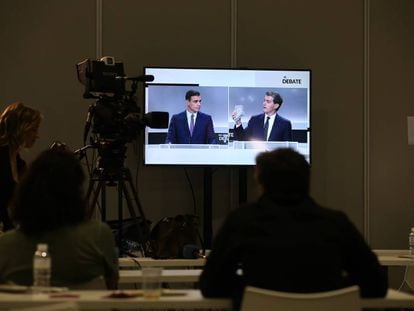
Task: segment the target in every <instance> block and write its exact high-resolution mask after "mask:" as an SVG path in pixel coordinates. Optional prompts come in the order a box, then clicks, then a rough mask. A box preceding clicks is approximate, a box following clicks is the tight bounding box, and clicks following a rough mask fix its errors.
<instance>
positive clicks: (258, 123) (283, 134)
mask: <svg viewBox="0 0 414 311" xmlns="http://www.w3.org/2000/svg"><path fill="white" fill-rule="evenodd" d="M264 117H265V114H264V113H261V114H258V115H255V116H252V117H251V118H250V120H249V122H248V123H247V127H246V129H244V128H243V125H240V126H239V127H236V126H235V127H234V138H235V140H265V138H264V130H263V125H264ZM269 141H292V124H291V123H290V121H289V120H288V119H285V118H283V117H281V116H280V115H278V114H277V115H276V117H275V121H274V123H273V127H272V131H271V132H270V135H269Z"/></svg>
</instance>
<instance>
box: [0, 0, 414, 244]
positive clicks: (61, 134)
mask: <svg viewBox="0 0 414 311" xmlns="http://www.w3.org/2000/svg"><path fill="white" fill-rule="evenodd" d="M101 4H102V10H100V5H101ZM100 12H101V13H102V14H100ZM413 15H414V2H413V1H411V0H375V1H372V0H347V1H330V0H313V1H308V0H258V1H248V0H226V1H223V0H209V1H191V0H178V1H161V0H153V1H146V2H144V1H133V0H118V1H107V0H103V1H102V2H101V1H99V0H98V1H96V0H72V1H63V0H42V1H29V0H3V1H1V2H0V40H1V43H2V47H1V49H0V56H1V60H2V62H1V74H0V108H1V109H3V108H4V106H5V105H6V104H8V103H10V102H12V101H15V100H22V101H24V102H26V103H27V104H28V105H31V106H34V107H36V108H39V109H40V110H41V111H42V112H43V114H44V116H45V119H44V122H43V124H42V127H41V132H40V134H41V139H40V140H39V141H38V144H37V145H36V146H35V147H34V148H33V149H32V150H31V151H29V152H28V153H27V154H24V157H25V158H26V159H27V160H28V161H30V160H31V159H32V158H33V157H34V156H35V155H36V154H37V153H38V152H39V151H40V150H42V149H44V148H46V147H48V146H49V145H50V143H51V142H52V141H53V140H61V141H64V142H66V143H67V144H68V145H69V146H70V147H71V148H73V149H76V148H79V147H80V146H81V144H82V135H83V126H84V121H85V117H86V112H87V109H88V106H89V104H91V100H86V99H83V98H82V92H83V87H82V86H81V85H80V84H79V83H78V81H77V79H76V72H75V63H77V62H78V61H81V60H83V59H85V58H96V57H97V56H100V55H101V54H102V55H112V56H114V57H115V58H116V59H117V60H119V61H122V62H124V64H125V69H126V72H127V74H129V75H137V74H140V73H142V68H143V67H144V66H145V65H147V66H186V67H188V66H201V67H230V66H232V65H234V66H238V67H252V68H253V67H257V68H272V67H273V68H310V69H312V122H313V123H312V170H313V176H312V183H313V184H312V194H313V196H314V197H315V198H316V199H317V200H318V201H319V202H320V203H322V204H324V205H326V206H330V207H333V208H337V209H340V210H343V211H345V212H346V213H347V214H348V215H349V216H350V218H351V219H352V220H353V221H354V222H355V224H356V225H357V226H358V227H359V228H360V230H361V231H363V232H364V233H365V234H366V236H367V238H369V241H370V243H371V245H372V246H373V247H375V248H405V247H406V245H407V235H408V232H409V228H410V227H411V226H412V225H414V221H413V217H412V216H413V212H412V210H411V209H412V207H413V203H414V202H413V201H414V194H413V193H414V191H412V185H413V184H414V180H413V178H414V177H413V170H414V150H413V146H408V145H407V125H406V118H407V116H409V115H414V106H413V105H412V98H411V96H410V94H411V92H410V90H411V84H412V77H411V73H412V72H413V69H414V68H413V67H414V61H413V57H412V55H414V41H413V40H412V35H413V33H414V18H413V17H414V16H413ZM101 20H102V22H100V21H101ZM141 151H142V148H141V142H140V141H138V142H134V143H133V144H131V145H130V146H129V148H128V159H127V165H128V167H129V168H130V169H131V171H132V172H133V174H134V178H136V181H137V184H138V191H139V194H140V198H141V201H142V204H143V208H144V211H145V213H146V215H147V217H148V218H149V219H151V220H152V221H157V220H158V219H159V218H161V217H163V216H169V215H175V214H177V213H193V212H196V213H198V214H202V202H203V192H202V190H203V169H202V168H194V167H191V168H187V169H184V168H178V167H143V166H142V165H141V163H142V152H141ZM186 173H187V176H188V178H189V180H190V181H191V183H192V186H193V188H194V192H195V205H194V202H193V199H192V196H191V193H192V190H191V187H190V185H189V182H188V179H187V176H186ZM250 173H251V169H249V170H248V174H249V175H250ZM248 183H249V193H248V198H249V199H253V198H254V197H255V195H256V189H255V187H254V184H253V181H252V179H251V177H249V180H248ZM237 198H238V171H237V169H235V168H225V167H219V168H215V169H214V173H213V216H214V227H215V229H216V228H217V227H219V226H220V224H221V221H222V219H223V218H224V217H225V215H226V214H227V213H228V211H229V210H230V209H232V208H236V207H237V205H238V200H237ZM115 205H116V204H112V205H111V206H110V211H109V213H110V214H111V215H110V217H113V218H116V217H117V212H116V206H115Z"/></svg>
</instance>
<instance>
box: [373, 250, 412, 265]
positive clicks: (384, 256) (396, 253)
mask: <svg viewBox="0 0 414 311" xmlns="http://www.w3.org/2000/svg"><path fill="white" fill-rule="evenodd" d="M373 251H374V253H376V254H377V256H378V260H379V262H380V263H381V265H383V266H414V257H412V258H410V257H409V255H410V254H409V251H408V249H374V250H373ZM404 256H406V257H404Z"/></svg>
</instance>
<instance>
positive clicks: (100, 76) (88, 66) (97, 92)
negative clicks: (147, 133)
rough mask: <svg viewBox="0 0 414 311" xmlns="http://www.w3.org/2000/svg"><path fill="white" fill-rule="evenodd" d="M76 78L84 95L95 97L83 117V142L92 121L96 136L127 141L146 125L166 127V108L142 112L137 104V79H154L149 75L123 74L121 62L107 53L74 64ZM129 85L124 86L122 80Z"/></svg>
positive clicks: (139, 80) (167, 117)
mask: <svg viewBox="0 0 414 311" xmlns="http://www.w3.org/2000/svg"><path fill="white" fill-rule="evenodd" d="M76 69H77V75H78V80H79V81H80V82H81V83H82V84H83V85H84V86H85V92H84V94H83V97H84V98H94V99H97V100H96V102H95V104H93V105H91V106H90V109H89V111H88V117H87V120H86V126H85V130H86V131H85V134H84V143H86V138H87V136H88V132H89V128H90V126H91V124H92V132H93V133H95V134H96V135H98V138H99V139H109V140H121V141H124V142H129V141H131V140H133V139H134V138H136V137H137V136H138V134H139V133H140V131H141V130H142V129H144V128H145V127H146V126H148V127H151V128H167V127H168V119H169V115H168V112H161V111H154V112H150V113H147V114H145V115H142V113H141V111H140V108H139V107H138V105H137V100H136V95H135V93H136V89H137V83H138V82H146V81H152V80H154V77H153V76H138V77H127V76H125V73H124V65H123V63H120V62H115V59H114V58H113V57H111V56H105V57H103V58H102V59H101V60H99V61H98V60H90V59H86V60H84V61H82V62H80V63H78V64H77V65H76ZM127 81H130V82H131V89H130V90H126V82H127Z"/></svg>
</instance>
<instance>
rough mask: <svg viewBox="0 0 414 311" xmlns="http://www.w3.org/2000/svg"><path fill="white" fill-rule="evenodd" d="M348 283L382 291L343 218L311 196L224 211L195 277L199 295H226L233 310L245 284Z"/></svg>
mask: <svg viewBox="0 0 414 311" xmlns="http://www.w3.org/2000/svg"><path fill="white" fill-rule="evenodd" d="M238 269H241V270H242V271H243V275H239V274H238V273H237V270H238ZM352 284H356V285H358V286H359V288H360V293H361V296H363V297H382V296H385V294H386V292H387V286H388V284H387V277H386V274H385V271H384V270H383V269H382V267H381V266H380V264H379V262H378V260H377V257H376V255H375V254H374V253H373V252H372V251H371V249H370V248H369V246H368V245H367V243H366V242H365V240H364V238H363V237H362V235H361V234H360V233H359V232H358V230H357V229H356V227H355V226H354V225H353V224H352V223H351V221H350V220H349V219H348V217H347V216H346V215H345V214H344V213H343V212H341V211H336V210H331V209H327V208H323V207H321V206H319V205H317V204H316V203H315V202H314V201H313V200H312V199H311V198H306V199H305V200H304V201H302V202H301V203H300V204H297V205H291V206H288V205H279V204H277V203H275V201H273V200H272V198H270V197H269V196H263V197H262V198H261V199H260V200H259V201H258V202H256V203H254V204H251V205H249V206H247V207H242V208H239V209H236V210H234V211H233V212H232V213H230V214H229V216H228V217H227V219H226V220H225V222H224V224H223V226H222V228H221V230H220V231H219V233H218V234H217V236H216V238H215V241H214V244H213V248H212V252H211V253H210V256H209V258H208V259H207V263H206V265H205V267H204V270H203V272H202V274H201V277H200V289H201V291H202V293H203V295H205V296H206V297H232V298H233V299H234V301H235V308H236V309H237V308H238V306H239V304H240V301H241V296H242V292H243V289H244V287H245V286H246V285H252V286H256V287H261V288H267V289H272V290H278V291H287V292H300V293H308V292H320V291H328V290H333V289H338V288H342V287H346V286H350V285H352Z"/></svg>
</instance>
